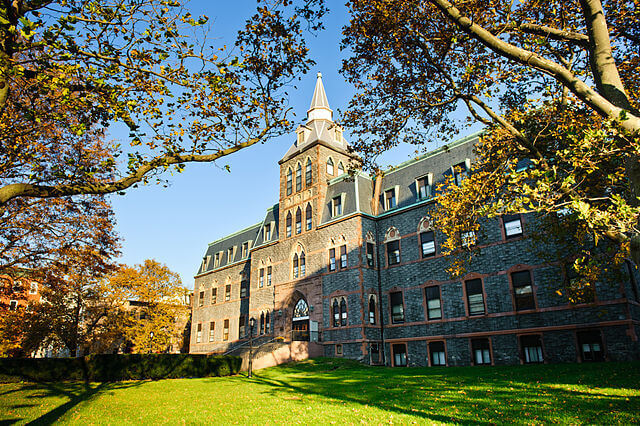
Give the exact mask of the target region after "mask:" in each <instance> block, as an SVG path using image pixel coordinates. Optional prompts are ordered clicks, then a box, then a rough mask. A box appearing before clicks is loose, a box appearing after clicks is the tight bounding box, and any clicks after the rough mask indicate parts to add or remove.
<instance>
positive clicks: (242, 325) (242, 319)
mask: <svg viewBox="0 0 640 426" xmlns="http://www.w3.org/2000/svg"><path fill="white" fill-rule="evenodd" d="M238 324H239V326H238V338H239V339H242V338H243V337H244V336H245V334H246V330H245V328H246V327H245V316H244V315H240V319H239V321H238Z"/></svg>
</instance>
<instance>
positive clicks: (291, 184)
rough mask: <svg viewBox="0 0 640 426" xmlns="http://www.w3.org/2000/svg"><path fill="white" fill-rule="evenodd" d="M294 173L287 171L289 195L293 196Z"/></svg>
mask: <svg viewBox="0 0 640 426" xmlns="http://www.w3.org/2000/svg"><path fill="white" fill-rule="evenodd" d="M292 181H293V173H292V172H291V169H290V168H289V169H287V195H291V192H292V189H293V182H292Z"/></svg>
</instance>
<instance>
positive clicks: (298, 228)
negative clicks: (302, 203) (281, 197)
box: [296, 207, 302, 234]
mask: <svg viewBox="0 0 640 426" xmlns="http://www.w3.org/2000/svg"><path fill="white" fill-rule="evenodd" d="M300 232H302V210H300V207H298V210H296V234H299V233H300Z"/></svg>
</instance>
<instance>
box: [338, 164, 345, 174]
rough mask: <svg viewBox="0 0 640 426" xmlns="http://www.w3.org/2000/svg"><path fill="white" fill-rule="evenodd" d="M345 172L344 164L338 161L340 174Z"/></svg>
mask: <svg viewBox="0 0 640 426" xmlns="http://www.w3.org/2000/svg"><path fill="white" fill-rule="evenodd" d="M343 174H344V166H343V165H342V161H340V162H339V163H338V176H340V175H343Z"/></svg>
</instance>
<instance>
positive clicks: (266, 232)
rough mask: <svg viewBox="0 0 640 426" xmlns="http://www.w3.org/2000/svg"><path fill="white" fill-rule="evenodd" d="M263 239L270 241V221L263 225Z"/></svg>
mask: <svg viewBox="0 0 640 426" xmlns="http://www.w3.org/2000/svg"><path fill="white" fill-rule="evenodd" d="M263 240H264V241H271V224H270V223H269V224H267V225H265V226H264V232H263Z"/></svg>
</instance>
